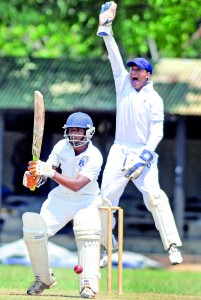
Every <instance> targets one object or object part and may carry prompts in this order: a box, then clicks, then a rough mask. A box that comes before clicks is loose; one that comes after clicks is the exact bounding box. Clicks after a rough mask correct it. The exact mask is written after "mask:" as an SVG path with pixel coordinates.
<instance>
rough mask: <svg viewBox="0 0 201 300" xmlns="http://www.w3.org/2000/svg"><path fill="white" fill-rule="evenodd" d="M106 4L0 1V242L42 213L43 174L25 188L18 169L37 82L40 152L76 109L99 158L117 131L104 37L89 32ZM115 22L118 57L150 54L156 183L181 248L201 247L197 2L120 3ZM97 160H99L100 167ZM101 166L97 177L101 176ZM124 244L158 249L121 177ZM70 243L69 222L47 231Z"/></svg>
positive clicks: (26, 150) (137, 199) (200, 26)
mask: <svg viewBox="0 0 201 300" xmlns="http://www.w3.org/2000/svg"><path fill="white" fill-rule="evenodd" d="M102 4H103V3H102V2H101V1H96V2H94V1H92V0H79V1H77V0H65V1H64V0H49V1H47V0H46V1H45V0H27V1H21V0H10V1H5V0H1V2H0V11H1V15H0V65H1V71H0V74H1V75H0V208H1V209H0V243H1V244H5V243H9V242H13V241H15V240H18V239H20V238H22V221H21V216H22V214H23V213H24V212H25V211H34V212H39V209H40V206H41V204H42V202H43V201H44V200H45V199H46V195H47V193H48V192H49V191H50V190H51V189H52V188H53V187H54V186H55V183H54V182H53V181H51V180H49V181H48V182H47V183H46V184H45V185H43V186H42V187H41V188H40V189H37V190H36V191H34V192H31V191H29V190H28V189H26V188H24V187H23V185H22V177H23V174H24V171H25V170H26V168H27V162H28V161H29V160H30V159H31V157H32V156H31V147H32V132H33V99H34V91H35V90H39V91H41V92H42V93H43V95H44V99H45V107H46V120H45V134H44V140H43V146H42V155H41V159H42V160H46V159H47V157H48V155H49V153H50V151H51V149H52V147H53V146H54V144H55V143H56V142H57V141H58V140H60V139H61V138H63V129H62V126H63V125H64V123H65V122H66V119H67V117H68V116H69V115H70V114H71V113H72V112H74V111H84V112H86V113H88V114H89V115H90V116H91V117H92V119H93V120H94V124H95V127H96V133H95V135H94V137H93V143H94V144H95V145H96V146H97V147H98V148H99V149H100V151H101V152H102V154H103V157H104V164H105V161H106V157H107V154H108V151H109V148H110V146H111V145H112V143H113V140H114V133H115V89H114V82H113V77H112V73H111V68H110V63H109V61H108V59H107V52H106V50H105V46H104V43H103V41H102V38H100V37H98V36H97V35H96V31H97V25H98V16H99V10H100V7H101V5H102ZM117 5H118V6H117V15H116V19H115V21H114V23H113V31H114V35H115V39H116V41H117V43H118V45H119V47H120V50H121V53H122V57H123V60H124V62H125V63H126V61H127V60H128V59H130V58H133V57H137V56H142V57H145V58H147V59H148V60H150V61H151V62H152V65H153V76H152V77H151V79H152V80H153V81H154V86H155V89H156V90H157V91H158V92H159V94H160V95H161V97H162V98H163V99H164V107H165V126H164V139H163V140H162V141H161V143H160V145H159V147H158V149H157V152H158V154H159V176H160V184H161V188H162V189H163V190H164V191H165V192H166V193H167V195H168V197H169V199H170V204H171V206H172V209H173V211H174V215H175V219H176V223H177V226H178V229H179V232H180V235H181V237H182V239H183V243H184V245H183V251H184V253H186V254H195V255H199V254H201V247H200V239H201V167H200V165H201V163H200V162H201V151H200V149H201V130H200V128H201V51H200V49H201V6H200V1H198V0H197V1H196V0H191V1H189V2H186V1H177V0H166V1H161V0H144V1H142V0H136V1H134V2H133V1H131V0H124V1H121V2H117ZM103 167H104V166H103ZM101 178H102V173H101V174H100V177H99V182H101ZM120 205H121V206H122V207H123V208H124V210H125V219H124V248H125V249H126V250H129V251H136V252H141V253H163V252H164V250H163V248H162V244H161V241H160V238H159V235H158V232H157V231H156V229H155V226H154V223H153V220H152V217H151V215H150V213H149V212H148V211H147V210H146V208H145V206H144V204H143V201H142V197H141V194H140V193H139V192H138V191H137V190H136V188H135V187H134V186H133V185H132V184H130V183H129V184H128V186H127V188H126V190H125V192H124V194H123V196H122V198H121V201H120ZM52 240H53V241H55V242H56V243H57V244H59V245H64V246H65V247H67V248H69V249H72V250H74V249H75V242H74V237H73V232H72V224H68V225H67V226H66V227H65V228H63V229H62V230H61V231H60V232H59V233H58V234H57V235H56V236H55V237H54V238H52Z"/></svg>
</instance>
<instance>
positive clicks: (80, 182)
mask: <svg viewBox="0 0 201 300" xmlns="http://www.w3.org/2000/svg"><path fill="white" fill-rule="evenodd" d="M52 179H53V180H54V181H56V182H57V183H58V184H60V185H63V186H65V187H66V188H68V189H70V190H72V191H73V192H78V191H79V190H81V189H82V188H83V187H84V186H85V185H87V184H88V183H89V182H90V180H89V178H87V177H85V176H82V175H78V177H76V178H70V177H67V176H64V175H62V174H60V173H58V172H57V171H55V173H54V176H53V177H52Z"/></svg>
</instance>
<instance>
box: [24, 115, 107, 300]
mask: <svg viewBox="0 0 201 300" xmlns="http://www.w3.org/2000/svg"><path fill="white" fill-rule="evenodd" d="M63 128H64V137H65V138H64V139H62V140H60V141H59V142H58V143H57V144H56V145H55V146H54V148H53V150H52V152H51V153H50V155H49V158H48V160H47V161H46V162H43V161H40V160H39V161H30V162H29V163H28V164H29V166H28V171H26V172H25V174H24V178H23V184H24V186H26V187H27V188H33V187H34V186H36V187H39V186H40V185H41V184H42V183H44V182H45V180H47V178H51V179H52V180H54V181H56V182H57V183H58V186H57V187H56V188H54V189H53V190H52V191H51V192H50V193H49V194H48V197H47V200H46V201H45V202H44V203H43V205H42V207H41V211H40V214H37V213H31V212H27V213H25V214H23V234H24V241H25V243H26V246H27V249H28V253H29V257H30V260H31V264H32V268H33V273H34V275H35V282H34V283H33V284H32V285H31V286H30V287H29V288H28V290H27V294H29V295H39V294H41V293H42V292H43V291H44V289H49V288H51V287H53V286H54V285H56V279H55V277H54V274H53V271H52V269H51V268H50V262H49V256H48V248H47V242H48V238H49V237H50V236H53V235H54V234H56V232H58V231H59V230H60V229H61V228H62V227H64V226H65V225H66V224H67V223H68V222H70V221H71V220H73V230H74V234H75V239H76V243H77V248H78V264H80V265H82V267H83V272H82V273H81V274H80V275H79V292H80V296H81V297H82V298H90V299H93V298H95V294H96V293H97V292H98V287H99V279H100V273H99V260H100V257H99V255H100V254H99V253H100V252H99V242H100V232H101V225H100V216H99V211H98V208H99V206H101V204H102V199H101V197H100V191H99V187H98V183H97V178H98V175H99V172H100V170H101V166H102V162H103V159H102V155H101V153H100V151H99V150H98V149H97V148H96V147H95V146H93V144H92V142H91V138H92V137H93V135H94V132H95V127H94V126H93V122H92V120H91V118H90V116H89V115H87V114H85V113H83V112H76V113H73V114H71V115H70V116H69V117H68V119H67V121H66V124H65V125H64V127H63ZM58 167H60V169H61V171H62V172H61V173H60V172H57V168H58Z"/></svg>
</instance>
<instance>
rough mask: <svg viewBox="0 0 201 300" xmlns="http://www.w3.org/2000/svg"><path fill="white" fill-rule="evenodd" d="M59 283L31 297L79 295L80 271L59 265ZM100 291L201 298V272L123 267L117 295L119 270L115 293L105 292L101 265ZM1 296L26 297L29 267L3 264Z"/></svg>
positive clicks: (139, 299) (145, 298)
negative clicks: (78, 273)
mask: <svg viewBox="0 0 201 300" xmlns="http://www.w3.org/2000/svg"><path fill="white" fill-rule="evenodd" d="M54 273H55V276H56V279H57V282H58V285H57V286H56V287H54V288H53V289H50V290H45V292H44V293H43V294H42V295H41V296H37V297H35V296H32V297H31V299H38V300H39V299H40V298H41V299H42V300H53V299H59V300H63V299H65V300H69V299H79V298H80V296H79V293H78V275H76V274H75V273H74V272H73V270H72V269H64V268H56V269H54ZM101 273H102V278H101V284H100V286H101V291H100V293H99V294H98V295H97V296H96V299H107V300H110V299H123V300H127V299H135V300H152V299H153V300H166V299H168V300H169V299H173V300H174V299H177V300H180V299H182V300H191V299H194V300H199V299H200V300H201V272H189V271H185V272H181V271H174V272H173V271H171V270H164V269H162V270H147V269H145V270H143V269H124V270H123V295H117V293H116V289H117V270H113V276H112V277H113V293H112V294H111V295H107V293H106V277H107V270H106V269H101ZM0 274H1V277H0V279H1V280H0V300H3V299H5V300H18V299H19V300H21V299H23V300H26V299H30V296H27V295H26V289H27V287H28V286H29V284H30V283H31V282H32V281H33V275H32V270H31V268H30V267H23V266H18V265H17V266H15V265H14V266H6V265H0Z"/></svg>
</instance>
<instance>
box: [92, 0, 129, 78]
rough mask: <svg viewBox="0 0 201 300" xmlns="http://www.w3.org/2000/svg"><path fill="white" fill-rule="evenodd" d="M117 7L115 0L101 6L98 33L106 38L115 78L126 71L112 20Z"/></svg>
mask: <svg viewBox="0 0 201 300" xmlns="http://www.w3.org/2000/svg"><path fill="white" fill-rule="evenodd" d="M116 8H117V5H116V3H115V2H114V1H110V2H106V3H105V4H103V5H102V6H101V10H100V14H99V26H98V31H97V35H98V36H100V37H103V39H104V42H105V46H106V48H107V51H108V58H109V60H110V63H111V67H112V72H113V75H114V78H118V77H119V76H120V75H121V74H122V73H123V72H125V71H126V69H125V67H124V64H123V60H122V57H121V54H120V51H119V48H118V46H117V43H116V41H115V39H114V37H113V31H112V22H113V20H114V18H115V15H116Z"/></svg>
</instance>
